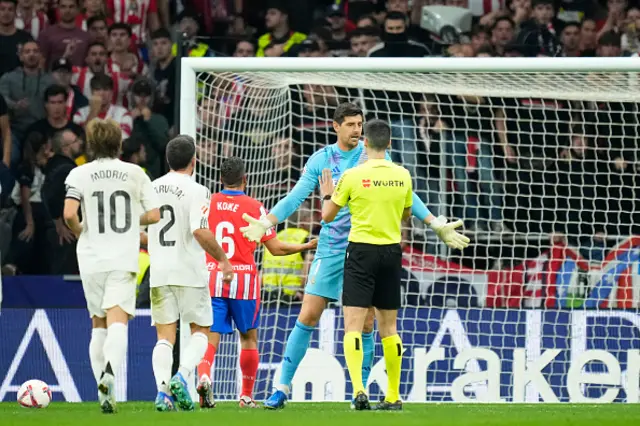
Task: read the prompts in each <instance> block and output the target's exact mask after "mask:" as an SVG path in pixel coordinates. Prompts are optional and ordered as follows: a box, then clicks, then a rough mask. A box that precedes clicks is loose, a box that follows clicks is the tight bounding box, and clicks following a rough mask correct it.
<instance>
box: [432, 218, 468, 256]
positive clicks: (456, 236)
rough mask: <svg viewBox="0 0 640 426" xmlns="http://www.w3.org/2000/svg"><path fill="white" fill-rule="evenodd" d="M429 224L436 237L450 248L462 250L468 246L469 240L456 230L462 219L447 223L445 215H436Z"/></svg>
mask: <svg viewBox="0 0 640 426" xmlns="http://www.w3.org/2000/svg"><path fill="white" fill-rule="evenodd" d="M429 226H430V227H431V229H433V231H434V232H435V233H436V235H437V236H438V238H440V239H441V240H442V241H443V242H444V243H445V244H446V245H447V246H449V247H450V248H452V249H458V250H462V249H464V248H466V247H468V246H469V242H470V241H471V240H470V239H469V238H468V237H466V236H464V235H462V234H460V233H459V232H458V231H456V228H459V227H461V226H462V221H461V220H460V219H458V220H456V221H455V222H449V223H447V218H446V217H444V216H438V217H437V218H435V219H433V220H432V221H431V223H429Z"/></svg>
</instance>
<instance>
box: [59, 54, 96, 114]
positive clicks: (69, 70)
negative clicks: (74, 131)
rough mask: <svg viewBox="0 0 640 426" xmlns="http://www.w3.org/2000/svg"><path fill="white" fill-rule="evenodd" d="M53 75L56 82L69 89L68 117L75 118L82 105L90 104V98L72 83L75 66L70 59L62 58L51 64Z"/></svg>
mask: <svg viewBox="0 0 640 426" xmlns="http://www.w3.org/2000/svg"><path fill="white" fill-rule="evenodd" d="M51 75H52V76H53V79H54V81H55V82H56V84H59V85H60V86H62V87H64V88H65V90H66V91H67V100H66V114H67V119H68V120H71V119H73V116H74V115H75V113H76V112H77V111H78V110H79V109H80V108H82V107H85V106H87V105H89V100H88V99H87V97H86V96H85V95H84V94H83V93H82V91H81V90H80V88H79V87H78V86H75V85H73V84H71V79H72V78H73V67H72V66H71V62H69V60H68V59H65V58H60V59H58V60H57V61H55V62H54V63H53V65H51Z"/></svg>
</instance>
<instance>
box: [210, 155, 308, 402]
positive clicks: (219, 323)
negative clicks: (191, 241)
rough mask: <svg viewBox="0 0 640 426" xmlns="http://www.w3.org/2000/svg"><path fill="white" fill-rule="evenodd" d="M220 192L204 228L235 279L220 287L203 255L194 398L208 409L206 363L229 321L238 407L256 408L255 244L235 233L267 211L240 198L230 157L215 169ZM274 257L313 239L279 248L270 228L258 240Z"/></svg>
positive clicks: (238, 165) (235, 163) (240, 178)
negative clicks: (201, 330)
mask: <svg viewBox="0 0 640 426" xmlns="http://www.w3.org/2000/svg"><path fill="white" fill-rule="evenodd" d="M220 174H221V178H222V184H223V185H224V189H223V190H222V191H221V192H219V193H217V194H215V195H213V196H212V197H211V207H210V208H209V228H210V229H211V230H212V231H213V233H214V234H215V235H216V240H217V241H218V243H219V244H220V246H221V247H222V248H223V250H224V251H225V253H226V255H227V257H228V258H229V261H230V262H231V265H232V266H233V269H234V271H235V276H234V278H233V280H232V281H231V283H226V282H223V280H222V274H221V273H220V272H219V271H218V264H217V262H216V261H215V260H214V259H213V258H212V257H210V256H208V255H207V266H208V268H209V271H210V278H209V289H210V293H211V304H212V306H213V326H211V333H210V334H209V347H208V349H207V353H206V354H205V356H204V358H203V359H202V361H201V362H200V365H199V366H198V375H199V376H200V381H199V383H198V394H199V395H200V406H201V407H203V408H213V407H214V406H215V402H214V400H213V391H212V386H211V379H210V376H211V364H212V363H213V358H214V356H215V353H216V350H217V348H218V344H219V343H220V335H221V334H228V333H232V332H233V326H232V320H233V323H235V326H236V328H237V329H238V331H239V332H240V343H241V347H242V350H241V352H240V369H241V370H242V392H241V394H240V395H241V396H240V407H256V406H257V405H256V403H255V402H254V401H253V398H252V396H253V384H254V382H255V379H256V373H257V371H258V363H259V361H260V358H259V354H258V330H257V328H258V321H259V318H260V281H259V277H258V270H257V267H256V263H255V259H254V253H255V251H256V248H257V244H256V243H254V242H250V241H248V240H246V239H245V238H244V237H243V236H242V233H241V232H240V231H239V230H240V228H241V227H243V226H246V221H245V220H244V219H243V216H245V215H249V216H253V217H260V216H262V215H266V214H267V212H266V210H265V208H264V206H263V205H262V203H260V202H259V201H257V200H255V199H253V198H251V197H249V196H248V195H246V194H245V193H244V189H245V187H246V184H247V178H246V175H245V172H244V164H243V162H242V160H241V159H239V158H237V157H231V158H228V159H227V160H225V161H224V163H222V167H221V168H220ZM261 242H262V243H263V244H264V245H265V247H266V248H267V249H268V250H269V252H271V254H273V255H274V256H286V255H289V254H294V253H300V252H302V251H305V250H312V249H314V248H315V247H316V245H317V240H311V241H309V242H308V243H306V244H290V243H285V242H282V241H280V240H278V239H277V238H276V234H275V231H274V230H273V229H270V230H269V231H267V233H266V234H265V235H264V237H263V238H262V241H261Z"/></svg>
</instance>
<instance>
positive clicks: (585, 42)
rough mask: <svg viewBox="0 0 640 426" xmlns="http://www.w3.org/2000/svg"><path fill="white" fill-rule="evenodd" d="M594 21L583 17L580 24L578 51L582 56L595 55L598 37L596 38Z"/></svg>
mask: <svg viewBox="0 0 640 426" xmlns="http://www.w3.org/2000/svg"><path fill="white" fill-rule="evenodd" d="M596 35H597V32H596V21H594V20H593V19H585V20H584V21H582V24H580V51H581V52H582V56H596V48H597V47H598V39H597V38H596Z"/></svg>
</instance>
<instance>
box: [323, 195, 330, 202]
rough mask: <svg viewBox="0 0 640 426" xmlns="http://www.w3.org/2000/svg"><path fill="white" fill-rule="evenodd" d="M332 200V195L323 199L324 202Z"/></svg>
mask: <svg viewBox="0 0 640 426" xmlns="http://www.w3.org/2000/svg"><path fill="white" fill-rule="evenodd" d="M330 199H331V195H325V196H324V197H322V200H323V201H329V200H330Z"/></svg>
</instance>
